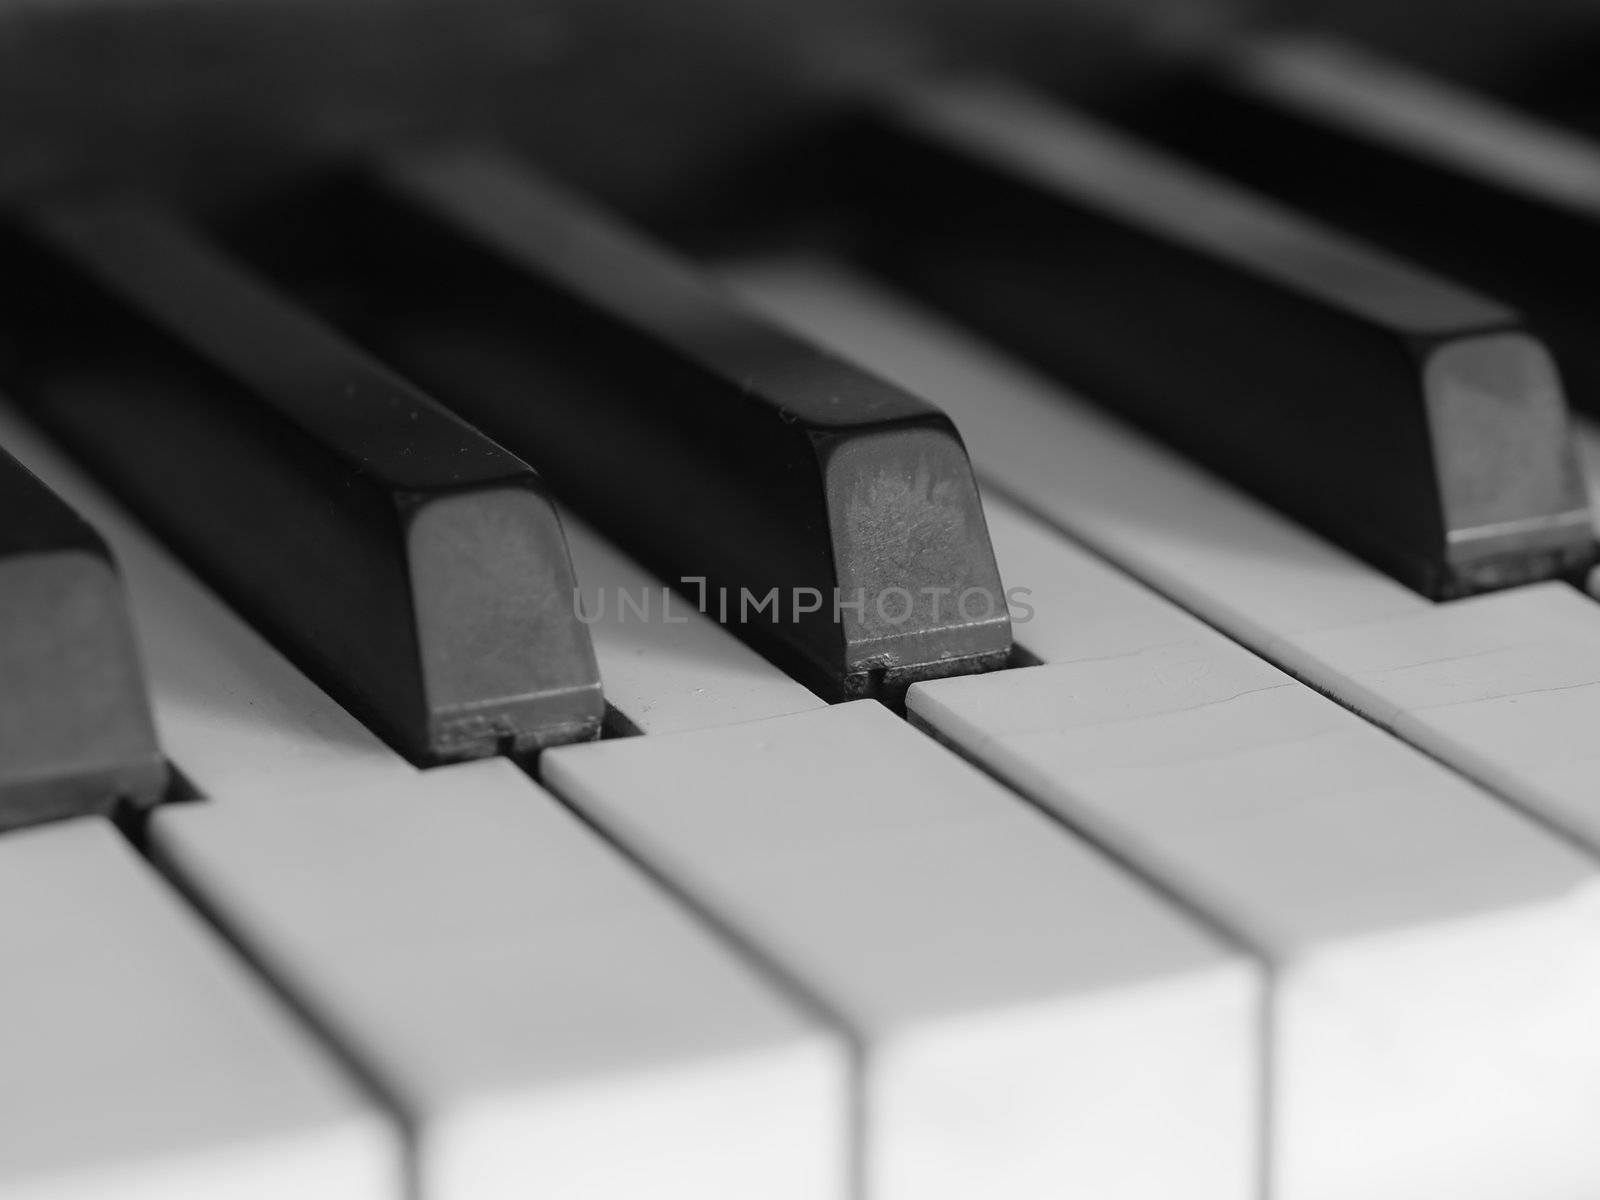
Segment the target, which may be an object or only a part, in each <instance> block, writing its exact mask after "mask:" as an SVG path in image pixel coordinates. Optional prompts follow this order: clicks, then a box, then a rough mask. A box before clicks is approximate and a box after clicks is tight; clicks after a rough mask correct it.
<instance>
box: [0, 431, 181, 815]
mask: <svg viewBox="0 0 1600 1200" xmlns="http://www.w3.org/2000/svg"><path fill="white" fill-rule="evenodd" d="M166 779H167V767H166V761H165V760H164V759H163V758H162V755H161V750H160V748H159V747H158V746H157V745H156V736H155V728H154V726H153V724H152V723H151V719H150V707H149V703H148V700H147V698H146V695H145V688H144V675H143V672H142V671H141V669H140V666H139V655H138V652H137V650H136V649H135V646H134V639H133V629H132V625H131V623H130V621H129V619H128V612H127V608H126V602H125V600H124V596H123V590H122V581H121V579H120V578H119V577H118V574H117V569H116V567H115V565H114V564H113V563H112V560H111V554H110V552H109V551H108V550H107V549H106V547H105V543H104V542H102V541H101V540H100V537H99V535H98V534H96V533H95V532H94V530H92V529H91V528H90V527H89V526H88V525H87V524H85V523H84V521H83V520H81V519H80V518H79V517H78V515H77V514H76V513H74V512H73V511H72V510H71V509H70V508H68V507H67V506H66V505H65V504H64V503H62V502H61V501H60V500H59V499H57V497H56V496H55V494H54V493H53V492H51V491H50V490H49V489H48V488H46V487H45V485H44V484H43V483H41V482H39V480H38V479H36V478H35V477H34V476H33V475H32V474H31V473H30V472H29V471H28V470H27V469H25V468H24V467H23V466H22V464H21V463H19V462H17V461H16V459H14V458H12V457H11V456H10V455H8V454H6V453H4V452H3V451H0V831H3V830H6V829H13V828H16V827H18V826H22V825H30V824H34V823H37V822H41V821H50V820H56V819H59V818H63V817H72V816H81V815H85V814H90V813H109V812H111V811H112V810H114V809H115V808H116V807H117V805H118V804H119V802H128V803H132V804H136V805H140V806H144V805H149V804H153V803H155V801H156V800H157V799H159V798H160V795H161V792H162V789H163V787H164V786H165V784H166Z"/></svg>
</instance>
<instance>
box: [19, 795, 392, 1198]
mask: <svg viewBox="0 0 1600 1200" xmlns="http://www.w3.org/2000/svg"><path fill="white" fill-rule="evenodd" d="M0 958H3V959H4V961H5V964H6V973H5V986H4V987H0V1061H3V1062H4V1063H5V1068H4V1071H3V1080H4V1083H3V1086H0V1128H4V1130H5V1135H4V1136H3V1137H0V1193H3V1194H4V1195H5V1196H6V1197H7V1200H263V1198H265V1197H268V1196H295V1197H300V1198H303V1200H317V1198H318V1197H321V1198H324V1200H401V1197H402V1196H403V1195H404V1194H405V1192H404V1187H403V1185H404V1172H403V1164H402V1160H401V1155H400V1145H399V1138H398V1136H397V1132H396V1130H395V1129H394V1128H393V1127H392V1126H391V1124H390V1122H389V1120H388V1118H387V1117H386V1116H385V1115H384V1114H383V1113H382V1112H381V1111H380V1110H378V1109H377V1108H376V1107H375V1105H374V1104H373V1102H372V1101H371V1100H370V1099H368V1098H367V1097H366V1096H365V1095H364V1094H363V1093H362V1091H361V1090H360V1088H359V1087H358V1086H357V1085H356V1084H354V1083H353V1082H352V1081H351V1080H350V1079H349V1078H347V1077H346V1076H345V1074H344V1073H343V1072H342V1071H341V1070H340V1069H339V1068H337V1067H335V1066H334V1065H333V1062H332V1060H331V1059H330V1058H329V1056H328V1055H327V1054H326V1053H325V1052H324V1051H323V1050H322V1049H321V1047H320V1046H319V1045H318V1044H317V1042H316V1041H315V1040H314V1039H312V1038H311V1037H309V1036H308V1035H307V1034H306V1033H305V1032H304V1031H303V1030H302V1029H301V1028H300V1027H299V1026H297V1024H296V1023H295V1022H294V1020H293V1019H292V1018H291V1017H290V1016H289V1015H288V1013H287V1012H286V1010H285V1009H284V1008H283V1007H282V1005H281V1004H280V1003H279V1002H278V1001H277V1000H276V999H275V998H273V997H272V996H271V995H270V994H269V993H268V992H267V991H266V990H265V989H264V987H263V986H262V985H261V984H260V983H259V982H258V981H257V980H255V979H254V978H253V977H252V976H251V975H250V973H249V972H248V971H247V970H246V969H245V968H244V967H243V965H242V964H241V963H240V962H239V961H238V960H237V958H236V957H235V956H234V953H233V951H232V950H231V949H230V948H229V947H228V946H227V945H225V944H224V943H223V942H221V941H220V940H219V939H218V938H216V937H215V936H214V935H213V934H212V933H211V932H210V931H209V930H207V929H206V928H204V927H203V925H202V924H201V923H200V922H199V921H198V920H197V919H196V918H195V917H194V916H193V915H192V914H191V913H189V912H188V911H187V910H186V907H185V905H184V904H183V902H182V901H181V900H180V899H179V898H178V897H177V895H176V894H175V893H173V892H171V891H170V890H169V889H168V887H167V886H166V884H165V883H163V882H162V881H161V880H160V879H159V878H158V877H157V876H156V875H155V874H154V872H152V871H151V870H150V869H149V868H148V867H147V866H146V865H145V864H144V863H142V862H140V861H139V858H138V856H137V855H136V854H135V853H134V852H133V850H132V849H131V848H130V847H129V846H128V845H127V844H126V843H125V842H123V841H122V839H121V838H120V837H118V836H117V834H116V832H115V831H114V830H113V829H112V827H111V825H110V824H109V823H107V822H105V821H101V820H97V819H78V820H69V821H62V822H59V823H57V824H54V825H50V826H46V827H42V828H37V829H29V830H24V831H20V832H13V833H8V834H6V835H5V837H3V838H0Z"/></svg>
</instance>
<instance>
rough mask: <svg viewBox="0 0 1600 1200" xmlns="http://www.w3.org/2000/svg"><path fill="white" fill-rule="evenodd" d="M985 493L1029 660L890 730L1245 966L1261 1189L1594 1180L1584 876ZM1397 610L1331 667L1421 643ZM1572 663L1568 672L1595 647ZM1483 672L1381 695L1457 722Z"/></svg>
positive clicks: (1564, 852)
mask: <svg viewBox="0 0 1600 1200" xmlns="http://www.w3.org/2000/svg"><path fill="white" fill-rule="evenodd" d="M985 508H986V512H987V517H988V521H989V528H990V531H991V536H992V537H993V539H994V545H995V552H996V555H997V557H998V560H999V563H1000V569H1001V571H1002V572H1003V573H1004V575H1005V578H1006V579H1007V580H1011V581H1015V584H1016V585H1018V586H1029V584H1028V583H1027V582H1026V581H1033V585H1034V586H1033V590H1032V594H1031V595H1030V597H1029V601H1030V603H1031V604H1032V606H1033V607H1034V614H1033V619H1032V620H1028V621H1021V620H1019V621H1017V622H1016V624H1015V626H1014V628H1015V630H1016V636H1017V639H1018V643H1019V644H1020V645H1022V646H1023V647H1025V648H1026V649H1027V650H1029V651H1030V652H1032V653H1033V654H1034V655H1036V656H1037V657H1039V658H1041V659H1043V660H1044V662H1045V663H1046V664H1047V665H1044V666H1040V667H1035V668H1031V669H1027V670H1020V671H1008V672H1005V673H1003V674H1000V675H995V676H991V677H989V678H988V679H986V680H978V679H974V680H949V681H940V682H937V683H928V684H919V685H918V686H917V687H915V688H913V689H912V691H911V693H910V704H911V713H912V716H913V719H914V720H915V721H918V722H920V723H924V724H926V725H928V726H929V727H931V728H932V729H933V730H934V731H935V732H936V733H937V734H938V735H939V736H940V737H942V738H943V739H945V740H947V741H949V742H951V743H952V744H954V745H955V746H957V747H959V748H960V749H961V750H963V751H964V752H965V753H967V754H968V755H970V756H971V757H973V758H974V759H976V760H978V761H979V762H981V763H982V764H983V765H985V766H986V767H988V768H989V769H990V770H991V771H993V772H994V773H995V774H997V775H999V776H1000V777H1001V778H1003V779H1005V780H1006V781H1007V782H1009V783H1011V784H1013V785H1014V786H1016V787H1017V788H1019V789H1020V790H1022V791H1024V792H1025V793H1026V794H1028V795H1030V796H1032V797H1034V798H1036V799H1037V800H1038V801H1039V802H1040V803H1042V804H1044V805H1045V806H1047V807H1048V808H1050V809H1051V810H1053V811H1055V812H1057V813H1059V814H1060V815H1061V816H1062V817H1063V818H1065V819H1066V820H1067V821H1068V822H1070V823H1072V824H1074V825H1076V826H1078V827H1080V828H1082V829H1084V830H1086V831H1087V832H1089V833H1090V834H1092V835H1093V836H1094V837H1095V838H1097V839H1098V840H1099V841H1101V842H1102V843H1103V844H1106V845H1108V846H1110V847H1112V848H1114V849H1115V850H1117V851H1118V852H1120V853H1121V854H1122V855H1123V856H1124V857H1125V858H1127V859H1128V860H1130V861H1132V862H1135V863H1139V864H1142V865H1143V866H1144V867H1145V869H1146V870H1148V871H1150V872H1151V873H1153V874H1156V875H1158V876H1159V877H1160V878H1161V879H1162V880H1164V881H1165V882H1166V883H1167V885H1168V886H1169V887H1170V888H1171V889H1172V890H1173V891H1175V892H1177V893H1178V894H1180V895H1182V896H1184V897H1186V898H1187V899H1189V900H1191V901H1192V902H1194V903H1195V904H1197V905H1199V906H1200V907H1202V908H1203V909H1205V910H1206V911H1208V912H1209V913H1210V914H1211V915H1212V916H1213V917H1214V918H1215V919H1217V920H1218V921H1220V922H1222V923H1223V924H1225V925H1226V926H1228V927H1229V928H1231V929H1233V930H1234V931H1235V932H1236V933H1238V934H1239V935H1240V936H1241V937H1243V938H1244V939H1245V940H1246V941H1247V942H1248V943H1249V944H1250V945H1251V946H1253V947H1254V948H1256V949H1258V950H1259V951H1260V952H1262V953H1263V954H1265V955H1266V956H1267V958H1268V959H1269V961H1271V962H1272V964H1273V966H1274V974H1273V986H1272V992H1271V1013H1272V1016H1271V1019H1270V1021H1269V1023H1268V1029H1269V1036H1270V1039H1271V1042H1270V1050H1269V1053H1268V1060H1267V1062H1268V1068H1267V1069H1268V1071H1269V1072H1270V1083H1269V1086H1268V1090H1269V1094H1270V1096H1271V1109H1272V1117H1271V1124H1270V1128H1271V1131H1272V1133H1271V1139H1272V1140H1271V1145H1270V1147H1269V1162H1270V1163H1271V1182H1272V1190H1271V1194H1272V1195H1273V1196H1274V1197H1275V1198H1278V1200H1334V1198H1335V1197H1350V1196H1362V1197H1377V1198H1381V1200H1389V1198H1393V1200H1402V1198H1410V1197H1416V1196H1435V1195H1438V1196H1445V1195H1448V1196H1452V1197H1470V1198H1473V1200H1478V1198H1481V1200H1491V1198H1494V1197H1504V1196H1507V1195H1513V1194H1514V1195H1518V1196H1527V1197H1551V1198H1556V1197H1566V1196H1572V1195H1579V1194H1582V1193H1583V1191H1584V1189H1585V1188H1588V1187H1593V1186H1594V1184H1595V1183H1596V1181H1600V1146H1597V1144H1596V1143H1595V1140H1594V1138H1593V1136H1592V1112H1593V1106H1594V1104H1595V1103H1596V1101H1597V1100H1600V1025H1597V1024H1596V1023H1595V1022H1594V1020H1593V1016H1592V1014H1593V1011H1594V1008H1593V1006H1594V1005H1595V1003H1596V1001H1597V1000H1600V886H1597V885H1600V876H1597V875H1596V873H1595V872H1594V871H1593V869H1592V868H1591V867H1590V866H1589V865H1588V864H1587V863H1585V862H1584V861H1583V860H1582V859H1581V857H1580V856H1579V855H1578V854H1577V853H1576V852H1575V851H1573V850H1571V849H1569V848H1568V847H1567V846H1566V845H1565V844H1564V843H1563V842H1561V841H1559V840H1557V839H1555V838H1554V837H1552V836H1550V835H1548V834H1545V833H1543V832H1542V831H1540V830H1539V829H1538V828H1536V827H1535V826H1533V825H1532V824H1530V823H1529V822H1527V821H1526V820H1524V819H1523V818H1522V817H1520V816H1519V815H1518V814H1517V813H1515V812H1514V811H1513V810H1511V809H1509V808H1506V807H1504V806H1503V805H1501V804H1499V803H1498V802H1496V801H1495V800H1494V799H1492V798H1491V797H1489V796H1487V795H1484V794H1483V793H1482V792H1480V791H1478V790H1477V789H1476V788H1474V787H1473V786H1472V785H1471V784H1469V783H1467V782H1466V781H1465V780H1462V779H1460V778H1459V777H1458V776H1456V775H1454V774H1452V773H1451V772H1450V771H1448V770H1446V769H1445V768H1443V767H1441V766H1439V765H1438V764H1436V763H1434V762H1432V761H1431V760H1429V759H1427V758H1426V757H1424V756H1423V755H1421V754H1420V753H1418V752H1416V751H1415V750H1412V749H1410V748H1408V747H1406V746H1405V745H1403V744H1401V743H1400V742H1398V741H1396V740H1395V739H1393V738H1391V737H1390V736H1388V735H1387V734H1385V733H1383V732H1382V731H1380V730H1378V729H1376V728H1374V727H1373V726H1372V725H1370V724H1368V723H1366V722H1364V721H1362V720H1361V719H1360V718H1359V717H1357V716H1355V715H1353V714H1351V713H1349V712H1346V711H1345V710H1344V709H1342V708H1340V707H1339V706H1338V705H1336V704H1334V703H1333V702H1332V701H1331V700H1327V699H1325V698H1323V697H1321V696H1319V695H1317V694H1316V693H1314V692H1313V691H1311V690H1310V689H1309V688H1307V687H1305V686H1303V685H1301V684H1299V683H1296V682H1295V681H1293V680H1292V679H1290V678H1289V677H1288V676H1286V675H1284V674H1283V673H1282V672H1280V671H1278V670H1277V669H1275V668H1273V667H1271V666H1270V665H1268V664H1267V663H1264V662H1262V661H1261V660H1259V659H1257V658H1256V657H1254V656H1253V655H1251V654H1250V653H1249V652H1248V651H1246V650H1245V649H1243V648H1242V647H1240V646H1237V645H1235V644H1233V643H1231V642H1229V641H1228V640H1227V639H1225V638H1223V637H1222V636H1221V635H1219V634H1217V633H1216V632H1214V631H1212V630H1210V629H1208V628H1206V627H1205V626H1203V625H1202V624H1200V622H1198V621H1196V620H1195V619H1194V618H1192V617H1190V616H1189V615H1188V614H1187V613H1184V612H1182V611H1180V610H1178V609H1177V608H1175V607H1174V606H1173V605H1171V604H1170V603H1168V602H1167V601H1165V600H1162V599H1161V598H1160V597H1158V596H1156V595H1154V594H1152V593H1150V592H1149V591H1147V590H1146V589H1144V588H1143V587H1141V586H1140V585H1139V584H1137V583H1135V582H1134V581H1133V580H1131V579H1128V578H1127V577H1126V576H1123V575H1121V574H1120V573H1119V572H1117V571H1116V570H1114V569H1113V568H1111V567H1109V566H1107V565H1106V564H1105V563H1103V562H1101V561H1099V560H1097V559H1095V558H1094V557H1093V556H1091V555H1089V554H1087V553H1085V552H1084V551H1082V550H1081V549H1079V548H1077V547H1075V546H1073V545H1072V544H1071V543H1069V542H1067V541H1066V540H1065V539H1064V538H1062V537H1061V536H1060V535H1059V534H1056V533H1055V532H1054V531H1052V530H1050V529H1048V528H1047V527H1045V526H1043V525H1041V524H1040V523H1039V522H1037V521H1035V520H1033V519H1032V518H1030V517H1028V516H1026V515H1025V514H1023V513H1021V512H1020V511H1018V510H1017V509H1016V508H1015V507H1013V506H1012V505H1010V504H1009V503H1007V502H1005V501H1004V500H1001V499H998V498H995V497H988V498H987V499H986V502H985ZM1546 587H1547V588H1548V589H1549V591H1550V592H1551V593H1552V594H1553V596H1554V597H1555V598H1561V597H1564V598H1566V600H1567V602H1568V603H1569V604H1570V605H1571V606H1574V608H1576V609H1578V610H1585V609H1586V608H1587V606H1588V602H1587V601H1585V600H1583V599H1582V598H1581V597H1579V596H1578V595H1577V593H1575V592H1572V591H1571V590H1570V589H1564V588H1559V587H1557V586H1556V585H1546ZM1543 590H1544V589H1528V590H1525V591H1521V592H1511V593H1504V594H1502V595H1499V596H1496V597H1492V598H1484V599H1483V600H1482V601H1467V602H1462V604H1461V606H1459V607H1457V606H1452V607H1450V608H1449V609H1447V610H1445V612H1447V613H1450V614H1456V613H1460V614H1466V613H1468V612H1469V609H1470V606H1473V605H1477V604H1480V603H1488V602H1489V600H1490V599H1492V600H1493V601H1494V602H1495V603H1497V604H1501V605H1506V604H1510V603H1512V602H1513V601H1514V600H1517V599H1520V600H1522V601H1523V602H1524V603H1525V605H1526V607H1527V609H1528V611H1526V612H1525V613H1524V614H1522V615H1523V617H1524V618H1525V620H1524V621H1523V622H1522V623H1521V627H1523V628H1532V627H1534V625H1535V622H1536V619H1537V618H1538V617H1539V611H1538V609H1539V605H1538V603H1537V602H1538V601H1539V600H1541V599H1543V600H1547V601H1548V600H1550V599H1551V597H1550V596H1540V595H1539V593H1540V592H1541V591H1543ZM1544 610H1545V611H1547V612H1553V611H1554V610H1555V606H1554V605H1552V604H1546V605H1545V606H1544ZM1425 615H1428V616H1436V615H1437V616H1443V615H1444V614H1443V613H1439V614H1436V613H1435V612H1434V610H1432V609H1429V610H1426V612H1425ZM1584 615H1587V614H1586V613H1585V614H1584ZM1420 623H1421V619H1420V618H1418V619H1416V620H1415V621H1414V622H1413V624H1420ZM1406 624H1407V622H1406V621H1405V620H1403V619H1402V620H1400V621H1396V622H1394V625H1395V636H1394V638H1393V639H1392V641H1390V642H1387V643H1384V644H1385V645H1387V647H1388V649H1389V652H1390V653H1389V656H1388V657H1387V658H1385V659H1382V660H1380V661H1376V662H1373V663H1367V664H1357V665H1356V667H1353V668H1352V672H1353V673H1354V671H1355V670H1356V669H1357V668H1358V667H1363V666H1364V667H1365V668H1366V669H1368V670H1373V671H1376V670H1379V669H1382V667H1383V665H1384V664H1385V663H1393V662H1394V659H1395V658H1396V657H1397V656H1400V655H1402V654H1403V653H1404V652H1406V651H1409V652H1410V653H1411V654H1413V655H1414V656H1415V657H1416V658H1418V659H1423V660H1426V659H1428V658H1429V657H1430V655H1435V654H1438V653H1440V652H1442V651H1443V650H1445V649H1446V647H1444V646H1440V645H1433V646H1430V645H1428V644H1426V642H1425V640H1424V641H1419V638H1418V637H1413V636H1408V635H1407V632H1406V630H1405V629H1404V626H1405V625H1406ZM1516 624H1517V623H1516V622H1512V625H1516ZM1371 628H1372V627H1371V626H1362V627H1360V629H1359V630H1357V631H1352V633H1355V632H1365V631H1368V630H1370V629H1371ZM1435 629H1437V627H1435ZM1426 636H1427V634H1426V633H1424V634H1423V638H1424V639H1425V638H1426ZM1557 638H1558V640H1559V638H1560V634H1559V632H1558V633H1557ZM1573 640H1575V639H1573ZM1591 660H1592V662H1591V663H1590V664H1582V665H1580V666H1579V667H1578V668H1577V669H1578V670H1579V671H1582V670H1585V669H1589V668H1590V666H1591V665H1593V660H1600V643H1594V644H1593V645H1592V650H1591ZM1496 665H1498V664H1496V663H1495V662H1493V661H1492V660H1490V659H1469V660H1468V661H1467V663H1466V664H1465V671H1464V673H1461V674H1456V675H1452V674H1451V671H1450V666H1449V662H1448V660H1446V663H1445V664H1444V665H1442V666H1437V665H1436V669H1437V670H1438V672H1439V678H1437V679H1436V680H1433V679H1430V678H1429V677H1428V673H1427V670H1426V669H1424V670H1423V671H1422V672H1421V673H1420V674H1418V675H1417V676H1416V677H1414V678H1411V679H1407V680H1405V683H1406V686H1408V687H1411V688H1412V689H1414V690H1415V691H1417V692H1418V695H1419V698H1421V699H1427V698H1437V699H1439V700H1440V701H1441V702H1443V703H1446V704H1448V703H1450V702H1451V701H1455V702H1458V703H1460V704H1461V706H1462V709H1463V711H1466V710H1468V709H1470V707H1471V705H1470V703H1467V701H1468V700H1469V699H1470V697H1471V696H1472V695H1475V694H1477V691H1478V690H1479V689H1481V688H1482V686H1483V683H1484V680H1485V679H1486V678H1487V677H1490V676H1492V674H1493V672H1494V668H1495V666H1496ZM1550 665H1551V667H1552V668H1553V666H1554V664H1550ZM1395 669H1396V670H1398V671H1399V672H1401V673H1402V674H1404V672H1405V670H1406V668H1405V667H1404V666H1398V667H1396V668H1395ZM1474 676H1476V677H1474ZM1519 683H1520V684H1525V683H1526V680H1522V681H1519ZM1430 685H1431V687H1432V692H1431V694H1428V695H1425V694H1424V693H1426V692H1427V690H1428V689H1429V687H1430ZM1492 702H1493V701H1492V700H1490V701H1485V703H1492ZM1426 716H1427V714H1426V713H1425V714H1424V717H1426ZM1403 732H1406V733H1407V734H1408V736H1409V735H1410V734H1411V733H1412V731H1411V730H1410V729H1409V728H1404V729H1403ZM1538 753H1539V748H1533V749H1531V751H1530V754H1529V758H1530V759H1532V758H1535V757H1537V755H1538ZM1568 757H1569V758H1570V755H1569V756H1568Z"/></svg>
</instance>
